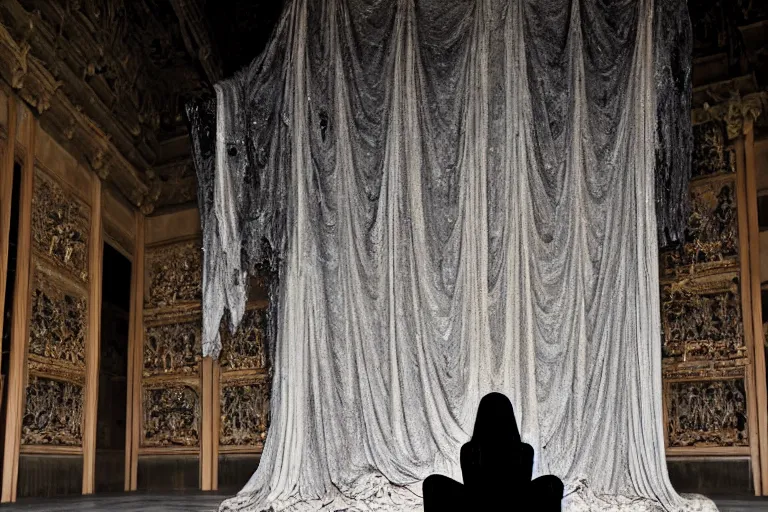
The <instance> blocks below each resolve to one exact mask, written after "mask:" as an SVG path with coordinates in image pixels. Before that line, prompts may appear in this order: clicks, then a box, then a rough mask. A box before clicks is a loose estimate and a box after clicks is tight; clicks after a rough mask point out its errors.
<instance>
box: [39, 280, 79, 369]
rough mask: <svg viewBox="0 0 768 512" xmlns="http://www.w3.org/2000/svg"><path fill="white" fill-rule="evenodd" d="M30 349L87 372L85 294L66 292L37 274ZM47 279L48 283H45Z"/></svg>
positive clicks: (53, 281)
mask: <svg viewBox="0 0 768 512" xmlns="http://www.w3.org/2000/svg"><path fill="white" fill-rule="evenodd" d="M35 281H36V283H35V287H34V288H33V291H32V317H31V320H30V332H29V352H30V354H34V355H36V356H39V357H43V358H46V359H50V360H54V361H58V362H63V363H67V364H70V365H72V366H73V367H75V368H76V369H79V370H81V371H85V337H86V333H87V325H88V306H87V301H86V299H85V297H83V296H79V295H78V294H76V293H72V292H68V291H64V290H63V289H62V288H63V287H60V286H57V285H56V282H55V280H51V279H44V276H41V275H40V273H39V271H37V272H36V273H35ZM43 281H44V282H43Z"/></svg>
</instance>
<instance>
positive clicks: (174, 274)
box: [145, 241, 203, 308]
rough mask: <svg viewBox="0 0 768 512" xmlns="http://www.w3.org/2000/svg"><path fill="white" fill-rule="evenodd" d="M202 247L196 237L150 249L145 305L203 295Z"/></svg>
mask: <svg viewBox="0 0 768 512" xmlns="http://www.w3.org/2000/svg"><path fill="white" fill-rule="evenodd" d="M201 260H202V250H201V249H200V244H199V243H198V242H196V241H190V242H182V243H177V244H171V245H167V246H163V247H159V248H155V249H151V250H150V251H148V254H147V267H148V268H149V296H148V299H147V303H146V305H145V307H147V308H163V307H169V306H173V305H174V304H177V303H183V302H196V301H200V300H201V298H202V281H203V271H202V261H201Z"/></svg>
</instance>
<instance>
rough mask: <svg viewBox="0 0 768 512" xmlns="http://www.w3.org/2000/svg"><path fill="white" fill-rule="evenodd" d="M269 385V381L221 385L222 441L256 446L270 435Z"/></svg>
mask: <svg viewBox="0 0 768 512" xmlns="http://www.w3.org/2000/svg"><path fill="white" fill-rule="evenodd" d="M268 427H269V387H268V383H267V382H255V383H250V384H237V385H230V386H223V387H222V388H221V421H220V432H219V444H220V445H222V446H255V445H257V444H260V443H263V442H264V440H265V439H266V438H267V429H268Z"/></svg>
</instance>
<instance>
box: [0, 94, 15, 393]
mask: <svg viewBox="0 0 768 512" xmlns="http://www.w3.org/2000/svg"><path fill="white" fill-rule="evenodd" d="M6 101H7V104H8V140H6V141H5V153H4V154H3V160H2V162H0V166H1V168H0V334H2V332H3V321H4V320H5V315H4V314H3V311H5V289H6V287H7V286H8V282H7V280H8V272H7V269H8V251H9V248H10V239H9V235H10V232H11V206H12V205H11V202H12V200H13V199H12V198H13V164H14V157H15V151H14V146H15V145H16V102H15V101H14V100H13V99H12V98H8V99H7V100H6ZM0 362H2V353H1V352H0ZM2 389H3V388H2V386H0V406H2Z"/></svg>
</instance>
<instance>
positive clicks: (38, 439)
mask: <svg viewBox="0 0 768 512" xmlns="http://www.w3.org/2000/svg"><path fill="white" fill-rule="evenodd" d="M83 397H84V393H83V387H82V386H80V385H78V384H75V383H72V382H64V381H58V380H53V379H48V378H44V377H37V376H34V375H33V376H31V377H30V379H29V383H28V385H27V399H26V407H25V409H24V418H23V420H22V427H21V442H22V444H26V445H41V444H45V445H61V446H80V445H82V439H83V436H82V424H83Z"/></svg>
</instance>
